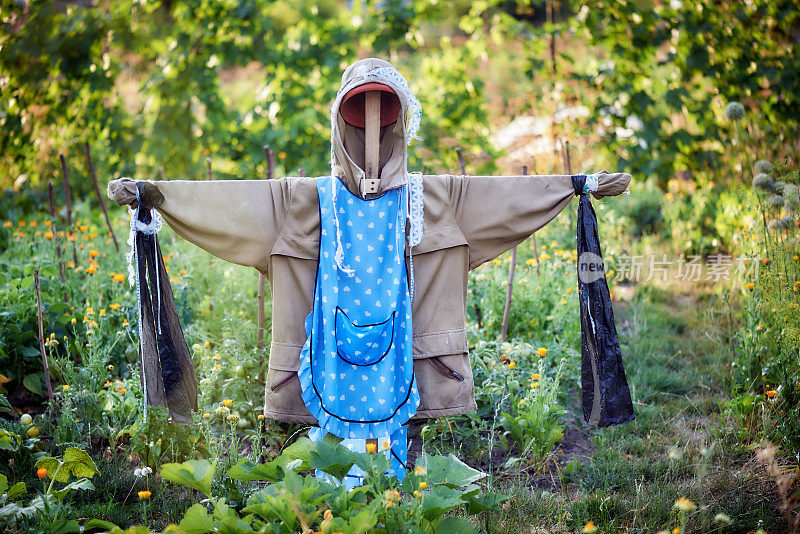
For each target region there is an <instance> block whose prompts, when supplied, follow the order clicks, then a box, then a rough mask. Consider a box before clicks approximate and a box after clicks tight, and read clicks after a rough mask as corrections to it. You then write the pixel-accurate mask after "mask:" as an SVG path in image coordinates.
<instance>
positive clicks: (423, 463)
mask: <svg viewBox="0 0 800 534" xmlns="http://www.w3.org/2000/svg"><path fill="white" fill-rule="evenodd" d="M417 466H420V467H423V468H425V469H426V470H427V473H426V474H425V476H424V477H422V478H420V480H425V481H426V482H427V483H428V485H435V484H445V485H447V486H451V487H463V486H466V485H468V484H472V483H473V482H476V481H478V480H480V479H482V478H484V477H485V476H486V473H482V472H480V471H478V470H477V469H473V468H471V467H470V466H468V465H467V464H465V463H464V462H462V461H461V460H459V459H458V458H456V457H455V456H453V455H452V454H450V455H449V456H427V455H425V456H421V457H420V458H419V459H418V460H417Z"/></svg>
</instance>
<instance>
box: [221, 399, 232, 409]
mask: <svg viewBox="0 0 800 534" xmlns="http://www.w3.org/2000/svg"><path fill="white" fill-rule="evenodd" d="M222 404H224V405H225V406H227V407H228V408H230V407H231V405H232V404H233V401H232V400H231V399H225V400H224V401H222Z"/></svg>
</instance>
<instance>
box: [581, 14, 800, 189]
mask: <svg viewBox="0 0 800 534" xmlns="http://www.w3.org/2000/svg"><path fill="white" fill-rule="evenodd" d="M575 12H576V13H578V14H577V16H576V17H574V18H571V19H570V20H569V27H570V28H571V29H573V30H574V31H576V32H579V33H580V34H581V35H583V36H585V37H586V38H587V39H588V40H589V42H590V43H592V44H593V45H596V46H598V47H600V48H602V49H604V50H605V51H607V52H608V53H609V54H610V56H609V57H608V59H604V60H600V59H599V58H598V59H593V60H591V61H590V62H589V63H588V65H587V67H586V69H585V70H583V71H580V72H578V73H576V78H577V79H579V80H585V81H586V83H587V84H588V85H590V86H595V87H596V88H597V89H598V91H597V93H596V97H595V100H594V103H593V108H594V112H595V114H594V117H595V120H594V122H595V123H596V124H597V126H602V127H603V129H604V131H605V134H604V135H603V142H604V144H605V145H606V146H607V147H608V148H609V149H610V150H611V151H612V152H613V153H614V154H615V155H616V156H617V160H618V163H617V165H618V167H620V168H625V169H629V171H630V172H631V173H634V174H636V175H645V176H649V175H655V176H657V177H658V178H659V179H660V180H661V182H662V184H663V183H665V182H666V181H667V180H668V179H669V178H670V177H672V176H673V175H674V173H676V172H679V171H685V170H689V171H691V172H693V173H695V172H696V173H706V172H708V171H709V170H711V171H712V172H714V171H716V172H715V174H716V173H718V172H719V171H720V170H722V169H724V168H725V167H726V164H727V163H728V162H729V160H727V158H726V157H725V155H726V152H727V147H728V146H730V145H731V144H733V143H737V140H736V138H735V137H734V138H733V139H732V137H733V136H731V135H730V134H729V133H728V131H727V130H728V129H727V127H726V125H725V121H724V117H723V113H722V112H723V108H724V107H725V106H726V104H728V102H730V101H733V100H737V101H741V102H743V103H744V104H745V109H746V110H747V112H748V113H751V114H753V115H755V116H756V117H757V118H758V120H757V121H756V123H755V124H754V127H753V129H752V130H751V131H750V133H748V135H750V136H752V137H754V138H755V139H758V140H759V141H761V140H766V139H774V140H775V143H774V144H771V145H770V146H769V147H761V149H762V150H765V151H768V152H766V153H763V152H762V157H763V156H777V155H779V154H780V152H782V151H784V150H789V151H792V150H796V149H792V148H789V147H787V146H786V145H785V143H784V142H783V141H781V139H793V138H796V137H797V133H798V129H800V121H798V118H797V114H796V113H793V112H792V111H791V110H792V109H794V108H796V106H797V103H798V100H797V99H798V94H800V92H798V88H799V87H800V86H799V85H798V84H800V76H799V75H798V74H799V73H800V61H798V58H797V54H795V53H793V52H792V49H793V47H794V46H795V45H794V44H793V43H792V42H791V39H790V38H789V37H788V35H789V33H787V32H790V31H791V30H789V28H792V27H794V26H795V25H796V24H797V20H798V19H797V11H796V6H795V4H794V3H793V2H791V1H789V0H786V1H779V2H772V1H766V0H761V1H756V2H751V3H748V4H747V5H744V4H741V3H739V2H735V1H726V2H672V3H653V2H648V3H645V4H641V3H635V2H625V3H622V2H604V3H601V4H592V5H586V6H580V3H578V5H576V9H575ZM778 73H780V75H778ZM678 117H680V120H676V119H677V118H678ZM741 141H742V140H741V139H739V140H738V142H739V143H740V142H741ZM737 144H738V143H737ZM773 151H774V152H773ZM794 154H795V157H796V152H794ZM726 160H727V161H726ZM711 177H712V178H715V179H720V181H722V180H723V179H724V178H725V176H724V173H723V174H722V176H715V175H712V176H711Z"/></svg>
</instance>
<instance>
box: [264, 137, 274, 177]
mask: <svg viewBox="0 0 800 534" xmlns="http://www.w3.org/2000/svg"><path fill="white" fill-rule="evenodd" d="M264 158H265V159H266V160H267V180H272V179H273V178H275V151H274V150H272V149H271V148H270V147H269V145H264Z"/></svg>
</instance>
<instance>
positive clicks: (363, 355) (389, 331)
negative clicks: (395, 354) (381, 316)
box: [334, 307, 397, 366]
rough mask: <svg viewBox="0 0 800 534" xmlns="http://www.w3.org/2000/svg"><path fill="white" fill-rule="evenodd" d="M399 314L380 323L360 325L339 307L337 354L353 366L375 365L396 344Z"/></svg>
mask: <svg viewBox="0 0 800 534" xmlns="http://www.w3.org/2000/svg"><path fill="white" fill-rule="evenodd" d="M396 314H397V312H392V314H391V315H390V316H389V317H388V318H387V319H386V320H385V321H382V322H380V323H374V324H367V325H358V324H356V323H354V322H353V321H352V320H351V319H350V317H348V316H347V314H346V313H345V312H344V311H343V310H342V309H341V308H339V307H337V308H336V317H335V319H334V320H335V323H336V327H335V328H336V352H337V353H338V354H339V358H341V359H342V360H344V361H345V362H347V363H349V364H351V365H360V366H366V365H374V364H376V363H378V362H379V361H381V360H382V359H383V358H385V357H386V355H387V354H388V353H389V350H391V348H392V345H393V343H394V319H395V316H396Z"/></svg>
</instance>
